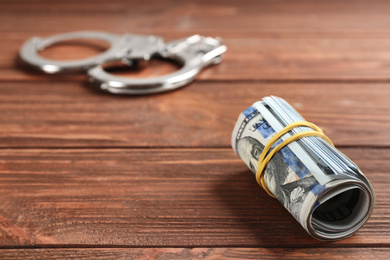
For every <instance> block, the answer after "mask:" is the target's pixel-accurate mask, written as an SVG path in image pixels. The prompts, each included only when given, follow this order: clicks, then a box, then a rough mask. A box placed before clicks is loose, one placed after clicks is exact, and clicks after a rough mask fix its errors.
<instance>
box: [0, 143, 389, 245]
mask: <svg viewBox="0 0 390 260" xmlns="http://www.w3.org/2000/svg"><path fill="white" fill-rule="evenodd" d="M342 152H344V153H345V154H346V155H347V156H349V157H350V158H351V159H352V160H354V161H355V162H356V163H357V164H358V165H359V166H360V167H361V169H362V171H363V172H364V173H365V174H366V176H367V177H368V179H369V180H370V181H371V182H372V185H373V187H374V189H375V192H376V196H377V203H376V207H375V211H374V214H373V216H372V217H371V218H370V219H369V221H368V222H367V223H366V224H365V225H364V226H363V227H362V228H361V229H360V230H359V231H358V232H357V233H356V234H355V235H354V236H353V237H351V238H349V239H345V240H341V241H338V242H335V243H323V242H319V241H316V240H315V239H313V238H311V237H310V236H309V235H308V234H307V233H306V232H305V231H304V230H303V229H302V227H301V226H300V225H299V224H298V223H297V222H296V221H295V219H294V218H293V217H292V216H290V215H289V213H288V212H287V211H286V210H285V209H284V208H283V206H282V205H281V204H280V203H279V202H277V201H276V200H274V199H272V198H271V197H269V196H268V195H266V193H265V192H264V191H263V190H262V189H261V188H260V187H259V186H258V185H257V183H256V182H255V180H254V176H253V174H251V173H250V171H249V170H248V169H247V167H246V166H245V165H244V163H242V161H241V160H240V159H239V158H238V157H237V156H236V155H235V154H234V153H233V151H232V150H231V149H211V148H208V149H129V150H127V149H104V150H95V149H92V150H90V149H66V150H63V149H60V150H56V149H49V150H47V149H43V150H35V149H32V150H19V149H16V150H12V149H6V150H1V151H0V200H1V201H2V203H1V204H0V234H2V238H1V239H0V245H1V246H2V247H9V246H39V247H47V246H49V245H52V246H55V245H84V246H91V245H95V246H98V245H102V246H103V245H111V246H115V245H116V246H132V247H140V246H141V247H145V246H147V247H153V246H154V247H155V246H163V247H216V246H217V247H231V246H243V247H253V246H256V247H284V248H286V247H303V246H304V247H306V246H309V245H310V246H320V247H324V246H325V247H341V246H349V247H350V246H354V247H356V246H363V245H364V246H369V245H370V246H374V247H375V246H388V245H389V244H390V236H389V234H390V232H389V231H390V222H389V213H390V212H389V207H388V205H389V197H388V196H386V194H387V189H388V186H389V184H390V183H389V178H387V177H386V175H387V172H388V171H389V170H390V153H389V150H388V149H377V148H375V149H357V148H349V149H342Z"/></svg>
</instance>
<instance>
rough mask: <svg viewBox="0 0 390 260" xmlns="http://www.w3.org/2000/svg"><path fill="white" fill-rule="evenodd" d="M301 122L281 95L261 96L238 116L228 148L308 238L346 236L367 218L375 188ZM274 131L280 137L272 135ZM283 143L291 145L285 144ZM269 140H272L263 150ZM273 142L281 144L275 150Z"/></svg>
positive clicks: (372, 204) (353, 164) (348, 160)
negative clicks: (295, 221)
mask: <svg viewBox="0 0 390 260" xmlns="http://www.w3.org/2000/svg"><path fill="white" fill-rule="evenodd" d="M304 121H305V119H304V118H303V117H302V116H301V115H300V114H299V113H298V112H296V111H295V110H294V109H293V108H292V107H291V106H290V105H289V104H288V103H287V102H286V101H285V100H283V99H282V98H279V97H274V96H271V97H265V98H263V100H262V101H259V102H256V103H254V104H253V105H252V106H250V107H249V108H248V109H246V110H245V111H244V112H242V113H241V114H240V116H239V117H238V121H237V123H236V125H235V127H234V130H233V134H232V147H233V150H234V151H235V152H236V154H237V155H238V156H239V157H240V158H241V159H242V160H243V161H244V162H245V164H246V165H247V166H248V167H249V169H250V170H251V171H252V172H253V173H254V174H257V178H258V180H259V183H260V184H262V182H261V181H263V184H265V185H263V186H265V187H264V189H265V190H266V191H267V192H268V193H269V194H270V195H271V196H274V197H276V198H277V199H278V200H279V201H280V203H282V204H283V206H284V207H285V208H286V209H287V210H288V211H289V212H290V213H291V214H292V215H293V216H294V218H295V219H296V220H297V221H298V222H299V223H300V224H301V225H302V227H303V228H304V229H305V230H306V231H307V232H308V233H309V234H310V235H311V236H313V237H314V238H317V239H319V240H339V239H343V238H346V237H349V236H351V235H352V234H353V233H354V232H356V231H357V230H358V229H359V228H360V227H361V226H362V225H363V224H364V223H365V222H366V221H367V220H368V218H369V217H370V215H371V213H372V211H373V208H374V204H375V194H374V190H373V188H372V186H371V184H370V183H369V181H368V180H367V179H366V177H365V176H364V175H363V173H362V172H361V171H360V169H359V168H358V166H357V165H356V164H355V163H353V162H352V161H351V160H350V159H349V158H348V157H346V156H345V155H344V154H343V153H341V152H340V151H339V150H338V149H336V148H335V147H334V146H333V145H332V144H331V142H330V140H329V139H327V137H326V136H322V135H321V134H318V136H305V135H306V133H308V132H310V133H312V132H314V131H313V130H314V129H313V128H314V127H315V126H308V125H309V124H305V122H304ZM299 122H301V123H299ZM302 122H303V123H302ZM289 129H290V130H289ZM287 130H288V131H287ZM316 131H317V130H316ZM319 131H320V130H319ZM283 132H285V134H282V133H283ZM317 132H318V131H317ZM320 132H321V131H320ZM278 133H280V134H279V135H281V137H280V138H277V137H275V138H273V137H274V136H275V135H277V134H278ZM321 133H322V132H321ZM297 136H299V138H296V140H295V141H292V142H290V141H291V140H290V139H293V138H295V137H297ZM321 136H322V137H321ZM276 139H277V140H276ZM289 140H290V141H289ZM285 141H286V142H290V143H288V144H287V145H285V146H284V143H286V142H285ZM269 142H275V143H274V144H273V145H272V146H271V148H270V150H269V151H268V152H267V151H265V152H264V153H263V150H264V149H265V147H266V148H267V147H269V146H270V144H269ZM282 143H283V144H282ZM267 144H269V145H268V146H267ZM277 146H283V148H281V149H280V150H279V151H278V152H276V149H278V148H280V147H277ZM273 149H275V152H276V153H275V154H273V155H272V150H273ZM268 155H270V158H271V159H270V160H269V161H268V163H266V164H265V168H264V170H261V169H262V166H263V163H262V162H264V160H262V159H264V156H268ZM260 157H261V158H260ZM259 159H260V160H261V162H260V163H261V164H259ZM268 159H269V158H268ZM259 166H260V168H261V169H260V170H259ZM259 171H261V172H260V173H259ZM260 180H261V181H260Z"/></svg>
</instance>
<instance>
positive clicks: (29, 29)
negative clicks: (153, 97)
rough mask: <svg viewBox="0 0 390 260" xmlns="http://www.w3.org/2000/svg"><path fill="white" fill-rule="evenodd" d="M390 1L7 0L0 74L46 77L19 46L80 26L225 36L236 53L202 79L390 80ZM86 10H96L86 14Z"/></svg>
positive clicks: (0, 6) (0, 21)
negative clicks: (27, 68)
mask: <svg viewBox="0 0 390 260" xmlns="http://www.w3.org/2000/svg"><path fill="white" fill-rule="evenodd" d="M389 5H390V3H389V2H388V1H371V2H370V3H368V2H367V1H357V2H354V4H353V5H351V4H349V3H343V2H341V3H340V2H339V1H334V2H333V4H330V3H329V2H328V1H326V2H323V3H322V2H318V3H317V2H312V1H299V2H296V1H294V2H291V1H277V2H275V1H250V2H245V3H240V4H237V3H236V2H235V1H230V2H229V1H227V2H225V1H223V2H220V1H214V2H213V1H211V2H210V1H201V2H198V3H197V4H193V3H190V2H186V1H180V2H171V3H166V2H161V1H151V2H147V3H142V4H140V3H138V2H133V3H128V2H127V1H126V2H125V1H113V2H112V3H111V1H110V4H109V5H107V4H106V3H105V2H103V1H97V2H96V3H95V2H93V4H90V3H88V2H84V1H69V2H68V1H66V2H64V3H59V4H58V3H55V4H54V3H50V2H45V1H43V2H41V1H38V2H32V3H29V4H22V1H17V2H12V3H10V2H9V1H8V2H3V3H0V10H2V11H1V15H0V31H1V32H2V36H3V37H2V42H1V43H0V44H1V45H0V46H1V48H0V67H1V68H2V70H1V71H0V80H25V81H31V80H36V79H37V78H38V79H41V80H44V79H45V77H38V76H36V75H35V74H31V73H25V72H23V71H21V70H20V69H17V70H15V68H16V66H15V59H16V57H17V52H18V49H19V47H20V46H21V44H22V43H23V42H24V41H25V40H26V39H28V38H30V37H32V36H48V35H51V34H55V33H60V32H68V31H74V30H103V31H108V32H113V33H125V32H133V33H141V34H158V35H161V36H163V37H164V38H166V39H167V40H171V39H176V38H179V37H185V36H189V35H192V34H195V33H198V34H204V35H210V36H221V37H223V39H224V40H225V43H226V44H227V45H228V47H229V50H228V53H227V55H226V58H225V61H224V62H223V63H222V64H220V65H219V66H217V67H215V68H213V69H209V70H208V71H207V72H205V73H202V75H201V76H200V77H199V79H205V80H231V79H234V80H253V79H256V80H355V81H356V80H390V78H389V73H388V71H389V69H390V65H389V64H390V62H389V61H390V39H389V38H390V31H389V28H390V26H389V25H390V24H389V23H390V21H389V19H388V9H389V7H390V6H389ZM86 9H88V10H89V11H88V15H83V14H84V13H83V12H85V11H86ZM129 17H131V18H129ZM31 21H34V22H31ZM211 25H212V26H211ZM75 51H76V52H78V51H79V52H81V53H84V52H85V51H86V50H85V49H81V50H80V49H77V48H76V49H69V50H68V51H66V54H68V55H69V53H74V52H75ZM60 57H61V55H60Z"/></svg>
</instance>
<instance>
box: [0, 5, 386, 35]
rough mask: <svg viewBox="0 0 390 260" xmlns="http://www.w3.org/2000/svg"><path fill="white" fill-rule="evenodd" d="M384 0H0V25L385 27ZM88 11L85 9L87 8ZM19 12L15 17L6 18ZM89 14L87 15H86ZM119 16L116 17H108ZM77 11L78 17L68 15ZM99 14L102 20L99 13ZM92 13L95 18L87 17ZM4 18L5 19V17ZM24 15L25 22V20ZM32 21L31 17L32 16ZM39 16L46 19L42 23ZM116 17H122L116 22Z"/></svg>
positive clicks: (236, 28) (239, 28) (0, 27)
mask: <svg viewBox="0 0 390 260" xmlns="http://www.w3.org/2000/svg"><path fill="white" fill-rule="evenodd" d="M389 8H390V3H389V2H388V1H386V0H381V1H379V0H375V1H370V2H367V1H364V0H360V1H354V3H353V4H352V5H351V4H350V3H348V2H340V1H337V0H332V1H326V2H323V1H316V2H313V1H310V0H304V1H294V2H291V1H288V0H285V1H272V0H271V1H270V0H268V1H245V2H237V1H235V0H231V1H219V0H213V1H210V0H202V1H197V2H196V3H194V2H193V1H171V2H161V1H158V0H154V1H145V2H136V1H125V0H114V1H110V2H109V3H107V2H106V1H101V0H100V1H77V0H72V1H66V2H62V3H56V2H52V1H49V0H46V1H29V2H28V4H26V3H25V1H20V0H18V1H12V2H9V1H7V2H5V1H3V2H2V3H0V10H1V12H2V16H1V18H0V19H1V20H0V21H1V23H0V31H30V29H33V30H34V31H55V32H57V31H58V30H59V29H61V30H79V29H80V27H81V28H82V27H86V26H89V28H90V29H94V28H98V29H99V28H100V29H103V28H101V27H100V26H104V27H105V28H111V30H113V29H118V28H121V29H129V28H135V27H136V26H134V25H138V26H140V28H139V29H147V30H150V29H155V30H166V31H171V30H181V31H184V30H191V29H196V30H217V31H243V30H245V31H251V32H259V31H342V32H345V31H359V30H360V31H373V30H374V31H389V25H390V21H389V19H388V10H389ZM86 12H88V13H86ZM14 14H17V16H18V19H13V20H15V22H16V23H10V21H11V20H10V19H12V17H13V16H14ZM86 14H87V15H86ZM114 16H116V17H118V18H117V19H108V18H113V17H114ZM74 17H77V19H72V18H74ZM98 17H100V18H101V19H100V22H99V19H97V18H98ZM91 18H94V19H96V22H97V24H94V23H91V24H87V23H85V21H86V20H88V19H91ZM3 21H4V22H3ZM26 21H27V22H26ZM32 21H33V22H32ZM42 21H48V22H47V23H45V24H43V23H42ZM118 21H120V23H118Z"/></svg>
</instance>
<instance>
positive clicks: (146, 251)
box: [0, 248, 390, 260]
mask: <svg viewBox="0 0 390 260" xmlns="http://www.w3.org/2000/svg"><path fill="white" fill-rule="evenodd" d="M0 254H1V259H10V260H11V259H12V260H15V259H23V260H24V259H26V260H27V259H48V258H50V259H64V258H66V259H91V258H93V259H127V260H129V259H155V260H165V259H169V260H182V259H189V260H190V259H204V260H214V259H236V260H240V259H292V260H294V259H296V260H301V259H317V260H323V259H324V260H325V259H339V260H343V259H345V258H347V259H367V260H369V259H373V260H378V259H388V256H389V254H390V249H389V248H296V249H295V248H289V249H286V248H107V249H101V248H84V249H83V248H78V249H6V250H1V251H0Z"/></svg>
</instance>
